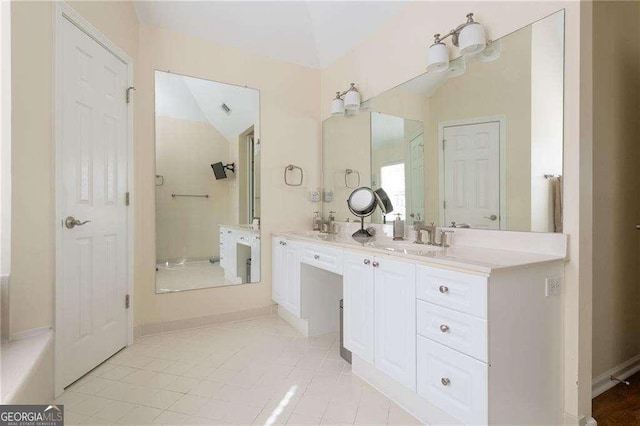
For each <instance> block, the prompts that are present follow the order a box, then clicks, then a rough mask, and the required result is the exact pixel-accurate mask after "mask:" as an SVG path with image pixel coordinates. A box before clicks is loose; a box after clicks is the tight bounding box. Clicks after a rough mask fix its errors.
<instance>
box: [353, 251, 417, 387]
mask: <svg viewBox="0 0 640 426" xmlns="http://www.w3.org/2000/svg"><path fill="white" fill-rule="evenodd" d="M415 279H416V266H415V265H414V264H412V263H408V262H398V261H395V260H390V259H389V258H386V257H377V256H367V255H365V254H359V253H354V252H348V251H345V252H344V276H343V291H344V345H345V347H346V348H347V349H349V350H350V351H351V352H353V353H354V354H356V355H357V356H359V357H360V358H362V359H364V360H366V361H368V362H371V363H373V364H374V365H375V366H376V368H378V369H379V370H380V371H382V372H384V373H385V374H387V375H388V376H389V377H391V378H392V379H394V380H396V381H397V382H399V383H402V384H403V385H405V386H406V387H408V388H409V389H412V390H415V389H416V311H415V297H416V290H415Z"/></svg>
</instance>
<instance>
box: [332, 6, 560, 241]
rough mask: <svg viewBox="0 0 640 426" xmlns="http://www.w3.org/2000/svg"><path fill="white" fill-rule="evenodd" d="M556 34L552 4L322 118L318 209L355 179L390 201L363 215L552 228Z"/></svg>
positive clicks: (556, 228) (340, 202)
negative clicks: (386, 208)
mask: <svg viewBox="0 0 640 426" xmlns="http://www.w3.org/2000/svg"><path fill="white" fill-rule="evenodd" d="M563 42H564V13H562V12H558V13H556V14H554V15H551V16H549V17H547V18H545V19H542V20H540V21H538V22H535V23H534V24H532V25H530V26H527V27H524V28H522V29H520V30H518V31H516V32H514V33H512V34H509V35H507V36H505V37H503V38H501V39H499V40H496V41H494V42H492V43H490V44H489V45H488V46H487V48H486V49H485V50H484V51H482V52H481V53H480V54H478V55H476V56H473V57H462V56H461V57H458V58H456V59H454V60H452V61H451V62H450V66H449V68H448V69H447V70H446V71H444V72H429V73H425V74H422V75H420V76H418V77H416V78H414V79H413V80H410V81H408V82H406V83H404V84H401V85H400V86H397V87H395V88H393V89H391V90H389V91H387V92H385V93H382V94H381V95H379V96H376V97H374V98H372V99H370V100H368V101H366V102H365V103H364V104H363V107H364V108H363V109H361V111H360V112H359V113H358V114H355V115H351V116H350V115H349V114H347V115H346V116H336V117H331V118H329V119H327V120H326V121H325V122H324V123H323V172H324V187H325V194H326V193H327V192H328V193H331V192H332V193H333V201H330V202H326V201H325V203H324V207H323V217H324V218H326V217H327V216H328V212H329V211H335V212H336V218H337V220H339V221H344V220H354V217H353V216H352V215H350V213H349V211H348V209H347V206H346V203H345V200H346V199H347V198H348V196H349V194H350V192H351V191H353V188H355V185H358V184H359V185H363V186H368V185H371V187H372V188H373V189H376V188H384V189H385V190H386V192H387V193H388V194H389V197H390V198H391V202H392V204H393V206H394V210H393V212H391V213H390V214H387V215H386V216H385V215H383V214H382V213H381V212H380V211H376V212H375V213H374V214H373V215H372V216H371V217H370V219H369V220H370V221H372V222H373V223H390V222H391V221H393V220H394V219H395V218H396V217H397V216H396V215H397V214H400V217H401V218H402V219H403V220H405V221H406V223H407V224H408V225H412V224H414V223H415V222H417V223H416V224H421V223H431V222H434V223H435V224H436V225H438V226H456V227H465V228H466V227H470V228H479V229H500V230H510V231H534V232H562V182H561V179H562V177H561V176H562V143H563V119H562V117H563V65H564V64H563V58H564V50H563V49H564V47H563ZM541 88H544V90H540V89H541ZM349 171H351V172H349ZM355 171H357V173H356V172H355ZM359 180H360V181H361V182H358V181H359ZM325 199H326V197H325ZM329 199H331V198H330V197H329ZM408 228H410V227H408Z"/></svg>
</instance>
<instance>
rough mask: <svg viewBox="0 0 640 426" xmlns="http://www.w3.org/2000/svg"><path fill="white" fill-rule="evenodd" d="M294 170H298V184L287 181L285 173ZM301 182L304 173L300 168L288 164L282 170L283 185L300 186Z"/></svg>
mask: <svg viewBox="0 0 640 426" xmlns="http://www.w3.org/2000/svg"><path fill="white" fill-rule="evenodd" d="M294 170H300V182H298V183H291V182H289V180H288V179H287V172H292V171H294ZM303 180H304V171H303V170H302V168H301V167H298V166H295V165H293V164H289V165H288V166H287V167H285V168H284V183H285V184H287V185H289V186H300V185H302V181H303Z"/></svg>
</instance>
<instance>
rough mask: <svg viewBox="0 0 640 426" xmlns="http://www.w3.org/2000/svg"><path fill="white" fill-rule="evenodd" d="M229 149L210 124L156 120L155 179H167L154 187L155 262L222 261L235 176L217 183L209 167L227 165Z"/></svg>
mask: <svg viewBox="0 0 640 426" xmlns="http://www.w3.org/2000/svg"><path fill="white" fill-rule="evenodd" d="M230 145H231V144H230V142H229V141H228V140H227V139H226V138H225V137H224V136H223V135H222V134H221V133H220V132H219V131H218V130H216V128H215V127H213V126H212V125H211V124H210V123H209V122H206V121H192V120H183V119H179V118H170V117H156V144H155V149H156V174H159V175H162V176H163V177H164V185H162V186H156V187H155V193H156V203H157V204H156V216H155V217H156V260H158V261H161V262H162V261H166V260H177V259H183V258H209V257H212V256H219V252H220V244H219V242H220V238H219V236H220V234H219V233H218V232H219V229H218V225H223V224H229V223H232V222H231V217H232V209H231V207H230V206H231V197H232V192H233V191H232V187H231V183H232V180H234V176H233V175H232V178H231V179H223V180H216V179H215V178H214V177H213V173H212V171H211V167H210V166H209V164H211V162H215V161H218V159H224V160H226V159H227V158H228V155H229V150H230ZM171 194H208V195H209V198H189V197H172V196H171ZM236 198H237V197H236ZM235 211H236V212H237V210H235Z"/></svg>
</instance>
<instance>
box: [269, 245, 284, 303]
mask: <svg viewBox="0 0 640 426" xmlns="http://www.w3.org/2000/svg"><path fill="white" fill-rule="evenodd" d="M282 242H283V241H282V240H281V239H280V238H274V239H273V240H272V249H271V298H272V299H273V301H274V302H276V303H277V304H278V305H284V301H285V295H284V294H285V281H284V271H285V264H284V246H283V245H282Z"/></svg>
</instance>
